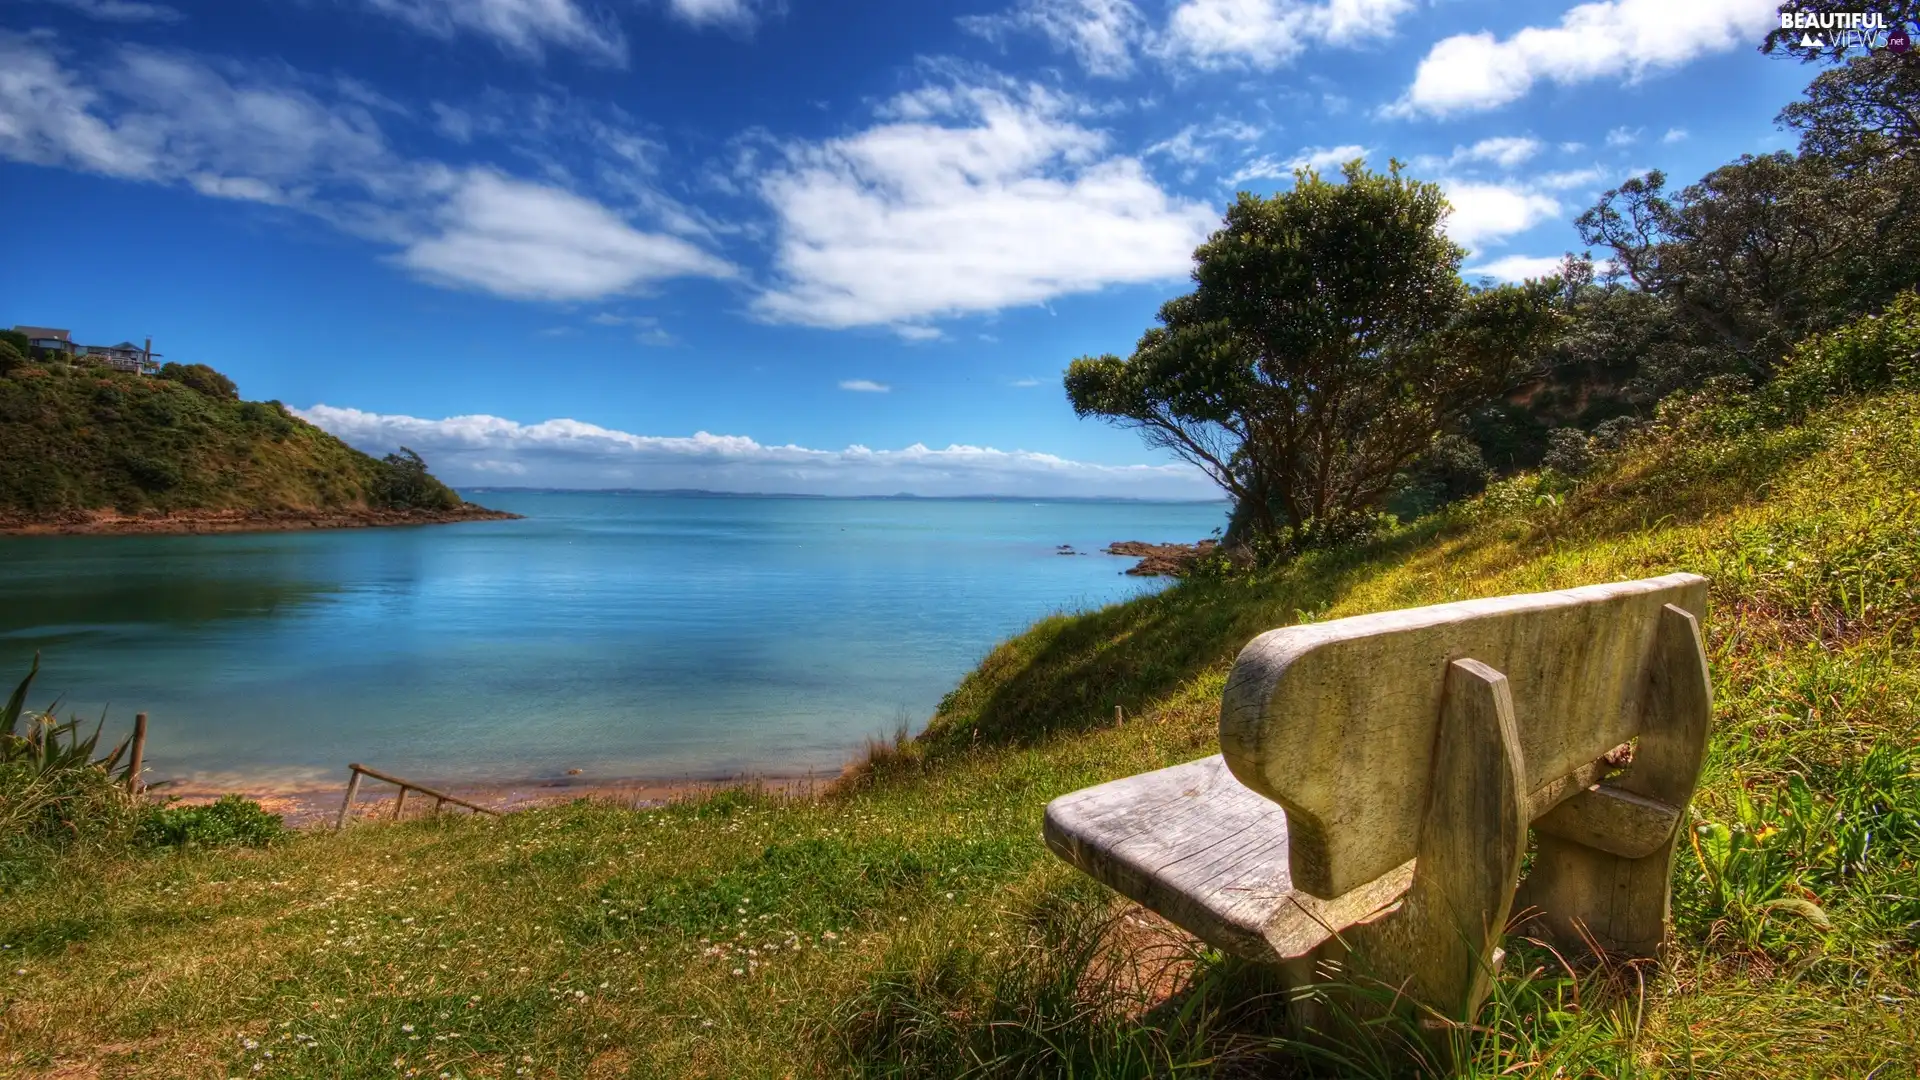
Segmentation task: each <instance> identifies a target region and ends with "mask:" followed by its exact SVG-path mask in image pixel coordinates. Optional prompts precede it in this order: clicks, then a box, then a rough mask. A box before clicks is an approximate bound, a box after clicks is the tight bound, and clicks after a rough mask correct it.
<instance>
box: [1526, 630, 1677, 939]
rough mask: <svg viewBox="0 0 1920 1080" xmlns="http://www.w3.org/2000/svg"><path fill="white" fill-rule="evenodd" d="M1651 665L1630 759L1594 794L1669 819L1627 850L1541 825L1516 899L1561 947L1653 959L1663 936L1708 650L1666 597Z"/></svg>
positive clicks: (1537, 929) (1539, 929)
mask: <svg viewBox="0 0 1920 1080" xmlns="http://www.w3.org/2000/svg"><path fill="white" fill-rule="evenodd" d="M1648 669H1649V670H1648V675H1647V686H1646V698H1645V701H1644V705H1643V709H1642V716H1643V717H1644V719H1643V722H1642V727H1641V730H1640V743H1639V745H1638V746H1637V747H1636V748H1635V749H1634V755H1633V764H1632V765H1631V766H1629V767H1628V769H1627V771H1626V774H1625V775H1623V776H1620V777H1619V778H1617V779H1614V780H1609V781H1605V782H1603V783H1601V784H1600V785H1598V788H1597V789H1596V792H1595V793H1596V794H1607V795H1612V796H1613V798H1612V801H1614V802H1618V803H1622V804H1629V805H1630V804H1631V803H1633V802H1640V803H1650V804H1651V806H1652V807H1653V808H1654V809H1655V810H1657V811H1660V813H1658V814H1655V813H1648V814H1646V815H1644V816H1646V817H1647V818H1648V819H1650V820H1662V821H1671V822H1672V823H1673V824H1672V826H1670V827H1667V828H1666V829H1665V836H1664V837H1661V838H1659V839H1658V842H1657V844H1654V845H1651V847H1652V850H1651V851H1648V845H1645V844H1642V845H1638V846H1637V850H1634V851H1632V852H1631V853H1628V854H1613V853H1609V852H1607V851H1602V850H1600V849H1598V848H1595V847H1591V846H1589V845H1587V844H1584V843H1581V842H1580V840H1579V839H1577V837H1578V836H1579V835H1580V834H1579V833H1578V832H1576V831H1575V830H1573V829H1560V828H1555V829H1553V830H1552V831H1548V829H1545V828H1543V829H1541V830H1539V834H1540V835H1539V848H1538V850H1537V851H1536V852H1535V853H1534V858H1533V869H1532V870H1531V871H1529V872H1528V874H1527V880H1526V883H1525V885H1523V886H1522V889H1521V893H1520V896H1519V898H1518V901H1517V903H1518V904H1519V906H1520V907H1521V908H1522V910H1525V909H1528V908H1532V909H1537V910H1538V912H1539V916H1538V919H1537V921H1536V923H1535V924H1534V928H1535V932H1539V933H1541V934H1542V935H1543V936H1545V937H1546V938H1548V939H1549V940H1551V941H1552V942H1553V943H1554V945H1555V946H1557V947H1558V948H1560V949H1561V950H1562V951H1564V952H1571V953H1575V954H1582V953H1586V952H1589V951H1591V950H1592V948H1593V947H1594V946H1596V945H1597V946H1599V948H1601V949H1602V950H1604V951H1606V952H1612V953H1618V954H1621V955H1625V956H1643V957H1650V956H1655V955H1657V954H1658V953H1659V950H1660V946H1661V944H1662V943H1663V942H1664V941H1665V939H1666V928H1667V918H1668V905H1669V904H1670V903H1671V900H1672V878H1673V852H1674V846H1675V844H1676V843H1677V842H1678V840H1679V834H1680V830H1681V829H1683V828H1685V827H1686V807H1687V803H1688V802H1689V801H1690V800H1691V799H1692V798H1693V789H1694V787H1695V785H1697V784H1698V783H1699V780H1700V767H1701V765H1702V763H1703V762H1704V761H1705V759H1706V753H1707V735H1708V731H1709V729H1710V728H1711V726H1712V723H1713V686H1712V683H1711V682H1710V681H1709V678H1708V675H1707V655H1706V649H1705V648H1704V647H1703V646H1702V645H1701V642H1700V625H1699V622H1698V621H1697V620H1696V619H1695V618H1694V617H1693V615H1692V613H1690V612H1688V611H1686V610H1684V609H1682V608H1679V607H1676V606H1674V605H1672V604H1668V605H1667V606H1666V607H1665V608H1664V609H1662V610H1661V612H1660V625H1659V629H1658V632H1657V634H1656V635H1655V638H1654V648H1653V656H1652V658H1651V661H1650V663H1649V664H1648ZM1615 793H1618V794H1615ZM1617 846H1625V845H1617ZM1636 856H1637V857H1636Z"/></svg>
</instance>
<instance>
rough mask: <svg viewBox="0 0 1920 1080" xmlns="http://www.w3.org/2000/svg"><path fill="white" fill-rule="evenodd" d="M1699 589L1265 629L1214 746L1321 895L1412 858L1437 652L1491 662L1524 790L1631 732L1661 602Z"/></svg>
mask: <svg viewBox="0 0 1920 1080" xmlns="http://www.w3.org/2000/svg"><path fill="white" fill-rule="evenodd" d="M1706 602H1707V582H1706V579H1705V578H1702V577H1700V576H1698V575H1695V574H1669V575H1667V576H1665V577H1657V578H1648V579H1646V580H1643V581H1627V582H1619V583H1617V584H1611V585H1593V586H1588V587H1585V588H1579V589H1568V590H1565V591H1563V592H1549V593H1533V594H1529V595H1523V596H1502V597H1497V598H1493V599H1487V600H1467V601H1463V602H1460V603H1455V604H1440V605H1437V606H1434V607H1425V608H1413V609H1410V610H1405V611H1389V612H1382V613H1380V614H1378V615H1361V616H1358V617H1355V618H1350V619H1336V620H1333V621H1330V622H1324V623H1311V624H1307V625H1304V626H1290V627H1286V628H1284V629H1280V630H1273V631H1269V632H1267V633H1265V634H1262V635H1260V636H1259V637H1257V638H1255V639H1253V641H1251V642H1249V643H1248V645H1247V647H1246V648H1245V649H1243V650H1241V652H1240V657H1239V659H1238V660H1237V661H1236V662H1235V663H1234V666H1233V673H1232V674H1231V675H1230V676H1229V677H1228V680H1227V688H1226V692H1225V694H1224V696H1223V698H1222V700H1221V706H1220V748H1221V750H1222V752H1223V753H1224V754H1225V756H1226V760H1227V765H1228V767H1229V768H1231V769H1232V771H1233V775H1234V776H1235V777H1236V778H1238V779H1239V781H1240V782H1241V783H1243V784H1245V785H1246V786H1248V787H1249V788H1252V789H1253V790H1255V791H1257V792H1260V793H1261V794H1263V795H1265V796H1267V797H1268V798H1270V799H1273V800H1274V801H1276V802H1278V803H1280V805H1281V806H1283V807H1285V808H1286V811H1287V832H1288V847H1289V852H1288V858H1289V863H1290V867H1291V870H1292V874H1293V884H1294V886H1295V887H1296V888H1300V889H1304V890H1306V891H1307V892H1309V893H1312V894H1313V895H1315V896H1319V897H1323V898H1332V897H1334V896H1338V895H1340V894H1341V893H1345V892H1347V891H1349V890H1351V889H1354V888H1357V887H1359V886H1361V885H1364V884H1366V883H1367V882H1370V881H1372V880H1374V879H1375V878H1378V877H1380V876H1381V875H1382V874H1385V873H1387V872H1389V871H1391V870H1393V869H1395V868H1396V867H1398V866H1400V865H1401V864H1403V863H1405V862H1406V861H1407V860H1408V859H1411V858H1413V857H1414V850H1415V846H1416V844H1417V843H1418V842H1419V839H1420V827H1421V819H1422V815H1423V814H1424V812H1425V808H1426V802H1427V792H1428V782H1429V779H1428V778H1429V775H1430V773H1431V771H1432V762H1433V754H1434V740H1435V736H1436V733H1437V731H1438V726H1439V722H1440V714H1441V695H1442V689H1443V687H1444V685H1445V681H1446V670H1447V665H1448V664H1450V663H1452V662H1453V661H1455V660H1460V659H1473V660H1478V661H1480V662H1481V663H1484V664H1487V665H1489V666H1491V667H1493V668H1494V669H1496V670H1498V671H1500V672H1501V673H1503V674H1505V675H1506V677H1507V681H1508V684H1509V687H1510V689H1511V691H1512V694H1513V709H1514V718H1515V722H1516V725H1517V727H1518V729H1519V734H1520V745H1521V753H1522V758H1523V760H1524V762H1525V768H1526V785H1527V788H1528V789H1529V790H1537V789H1540V788H1543V787H1545V786H1546V785H1548V784H1551V783H1552V782H1554V781H1556V780H1559V779H1561V778H1562V777H1565V776H1567V775H1569V774H1571V773H1573V772H1575V771H1576V770H1578V769H1579V768H1581V767H1582V766H1585V765H1590V764H1591V763H1592V762H1594V761H1595V760H1596V759H1598V758H1600V757H1601V756H1602V755H1604V754H1606V752H1607V751H1609V750H1611V749H1613V748H1614V747H1616V746H1618V745H1620V744H1621V743H1624V742H1627V741H1629V740H1630V739H1632V738H1634V736H1636V735H1637V734H1638V733H1639V731H1640V728H1641V715H1642V712H1643V710H1644V708H1645V700H1646V690H1647V685H1648V665H1649V658H1650V656H1651V654H1652V651H1653V644H1654V633H1655V629H1656V627H1657V625H1658V620H1659V615H1660V611H1661V609H1662V608H1663V607H1664V606H1665V605H1667V604H1672V605H1674V606H1676V607H1679V608H1682V609H1684V610H1686V611H1688V612H1691V613H1692V614H1693V615H1694V616H1695V617H1696V618H1704V617H1705V615H1706Z"/></svg>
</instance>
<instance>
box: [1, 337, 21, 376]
mask: <svg viewBox="0 0 1920 1080" xmlns="http://www.w3.org/2000/svg"><path fill="white" fill-rule="evenodd" d="M26 366H27V356H26V354H25V353H24V352H21V351H20V350H19V349H16V348H14V347H13V343H12V342H8V341H0V375H11V374H12V373H13V371H14V369H16V368H23V367H26Z"/></svg>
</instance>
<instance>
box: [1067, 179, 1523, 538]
mask: <svg viewBox="0 0 1920 1080" xmlns="http://www.w3.org/2000/svg"><path fill="white" fill-rule="evenodd" d="M1448 213H1449V207H1448V204H1447V201H1446V199H1445V197H1444V196H1443V195H1442V194H1441V192H1440V189H1439V188H1438V187H1437V186H1436V185H1433V184H1428V183H1421V182H1419V181H1416V180H1413V179H1410V178H1408V177H1407V176H1405V175H1404V174H1403V173H1402V171H1401V166H1400V164H1399V163H1398V162H1394V163H1393V164H1392V165H1391V166H1390V169H1389V171H1388V172H1386V173H1384V174H1383V173H1374V172H1370V171H1368V170H1367V169H1366V168H1365V166H1364V165H1363V164H1362V163H1361V162H1359V161H1354V162H1351V163H1349V164H1348V165H1347V166H1346V167H1345V168H1344V170H1343V182H1335V181H1332V180H1328V179H1324V178H1322V177H1321V176H1320V175H1319V174H1318V173H1317V172H1315V171H1313V170H1311V169H1306V170H1302V171H1300V172H1299V173H1297V174H1296V176H1295V182H1294V185H1293V187H1292V188H1291V189H1290V190H1288V191H1284V192H1281V193H1279V194H1277V195H1275V196H1273V197H1272V198H1260V197H1258V196H1254V195H1250V194H1245V193H1242V194H1241V195H1240V197H1239V200H1238V201H1237V202H1236V203H1235V204H1234V205H1233V206H1232V207H1230V208H1229V209H1228V211H1227V214H1226V220H1225V222H1224V224H1223V226H1222V227H1221V228H1220V229H1219V230H1218V231H1217V232H1215V233H1214V234H1213V235H1212V237H1211V238H1209V239H1208V240H1207V241H1206V243H1204V244H1202V245H1201V246H1200V248H1199V249H1198V250H1197V251H1195V253H1194V259H1195V268H1194V271H1193V280H1194V283H1195V286H1196V287H1195V289H1194V291H1193V292H1192V293H1190V294H1188V295H1186V296H1181V297H1178V298H1176V299H1173V300H1170V301H1168V302H1167V303H1166V304H1165V305H1163V306H1162V307H1161V309H1160V312H1159V324H1160V325H1158V326H1155V327H1153V328H1151V329H1149V330H1148V331H1147V332H1146V333H1145V334H1144V335H1143V336H1142V337H1141V338H1140V341H1139V343H1138V345H1137V346H1136V348H1135V349H1134V351H1133V354H1132V355H1131V356H1130V357H1127V358H1124V359H1123V358H1121V357H1119V356H1115V355H1105V356H1088V357H1082V358H1080V359H1078V360H1075V361H1074V362H1073V363H1072V365H1071V366H1070V367H1069V368H1068V369H1067V373H1066V380H1065V381H1066V391H1067V397H1068V399H1069V400H1070V401H1071V402H1072V404H1073V408H1074V411H1075V412H1076V413H1077V414H1078V415H1080V416H1082V417H1088V416H1094V417H1099V418H1101V419H1103V420H1106V421H1108V422H1110V423H1114V424H1117V425H1120V426H1122V427H1127V428H1132V429H1134V430H1137V431H1139V432H1140V433H1141V435H1142V436H1143V437H1144V438H1145V440H1146V441H1147V443H1148V444H1149V445H1151V446H1155V447H1158V448H1163V449H1167V450H1170V451H1172V452H1173V453H1175V454H1177V455H1178V456H1180V457H1182V458H1184V459H1186V460H1187V461H1189V462H1191V463H1193V464H1194V465H1196V466H1198V467H1199V468H1200V469H1201V470H1202V471H1203V472H1205V473H1206V474H1207V475H1208V476H1209V477H1211V478H1212V479H1213V481H1214V482H1215V483H1217V484H1219V485H1220V486H1221V488H1222V489H1224V490H1225V491H1226V492H1227V493H1228V495H1229V496H1230V497H1231V498H1232V499H1233V501H1234V504H1235V508H1234V515H1233V519H1232V523H1231V525H1230V526H1229V528H1228V532H1227V537H1226V539H1227V541H1228V543H1229V545H1230V546H1231V545H1233V544H1236V543H1239V542H1241V541H1243V540H1249V539H1253V538H1254V537H1256V536H1283V535H1284V536H1287V537H1289V538H1290V539H1291V540H1292V541H1294V542H1295V543H1296V544H1311V543H1313V542H1314V540H1315V538H1316V537H1318V536H1332V535H1337V534H1338V533H1339V532H1340V530H1342V529H1343V528H1345V527H1346V526H1347V525H1348V524H1349V523H1350V521H1351V519H1353V518H1354V517H1355V516H1356V515H1360V514H1363V513H1365V512H1367V511H1369V510H1371V509H1372V508H1374V507H1377V506H1378V505H1379V504H1380V503H1381V501H1382V499H1383V498H1384V497H1385V496H1386V494H1387V493H1388V491H1389V490H1390V488H1391V487H1392V486H1393V484H1394V481H1395V479H1396V477H1397V476H1398V475H1399V474H1400V473H1401V472H1402V470H1404V469H1405V468H1406V467H1407V466H1408V465H1409V464H1410V463H1411V462H1413V461H1414V460H1415V459H1416V458H1418V457H1419V456H1420V455H1421V454H1422V453H1424V452H1426V451H1427V450H1428V449H1429V448H1430V447H1431V446H1432V445H1433V443H1434V440H1435V438H1436V437H1437V436H1438V435H1439V434H1440V433H1441V431H1442V430H1443V429H1444V428H1446V427H1447V426H1448V425H1449V424H1450V423H1452V422H1454V421H1456V420H1458V419H1459V418H1460V417H1462V416H1464V415H1465V414H1466V413H1467V412H1468V411H1469V410H1471V409H1473V408H1475V407H1478V406H1480V405H1483V404H1485V403H1487V402H1488V401H1491V400H1493V399H1495V398H1496V397H1498V396H1499V395H1500V394H1501V393H1503V392H1504V391H1506V390H1508V389H1510V388H1511V387H1513V386H1514V385H1515V384H1516V383H1517V382H1518V381H1519V380H1520V379H1521V378H1522V377H1523V375H1524V374H1525V373H1526V368H1527V365H1528V363H1529V362H1530V361H1531V360H1532V358H1534V357H1536V356H1538V355H1539V353H1540V349H1541V346H1542V345H1543V343H1544V342H1546V341H1547V340H1549V339H1550V338H1551V336H1552V335H1553V333H1554V331H1555V328H1556V326H1557V322H1558V316H1557V315H1556V312H1555V307H1554V296H1555V292H1556V288H1557V282H1556V281H1555V280H1554V279H1552V278H1548V279H1544V280H1540V281H1534V282H1529V283H1527V284H1526V285H1523V286H1501V287H1498V288H1489V289H1474V288H1470V287H1469V286H1468V285H1467V284H1466V283H1465V282H1464V281H1462V280H1461V278H1460V261H1461V259H1462V257H1463V256H1464V255H1465V252H1464V250H1463V249H1462V248H1461V247H1460V246H1459V245H1457V244H1454V243H1453V242H1452V241H1451V240H1449V239H1448V238H1447V235H1446V233H1445V230H1444V227H1443V226H1444V224H1445V221H1446V218H1447V215H1448Z"/></svg>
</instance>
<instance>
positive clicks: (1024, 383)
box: [1008, 378, 1040, 390]
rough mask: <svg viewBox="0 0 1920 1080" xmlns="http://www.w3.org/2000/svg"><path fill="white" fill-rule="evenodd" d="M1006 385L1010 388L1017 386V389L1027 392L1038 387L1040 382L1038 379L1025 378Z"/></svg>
mask: <svg viewBox="0 0 1920 1080" xmlns="http://www.w3.org/2000/svg"><path fill="white" fill-rule="evenodd" d="M1008 385H1010V386H1017V387H1019V388H1020V389H1022V390H1028V389H1031V388H1033V387H1036V386H1039V385H1040V380H1039V379H1034V378H1026V379H1015V380H1013V382H1012V383H1010V384H1008Z"/></svg>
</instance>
